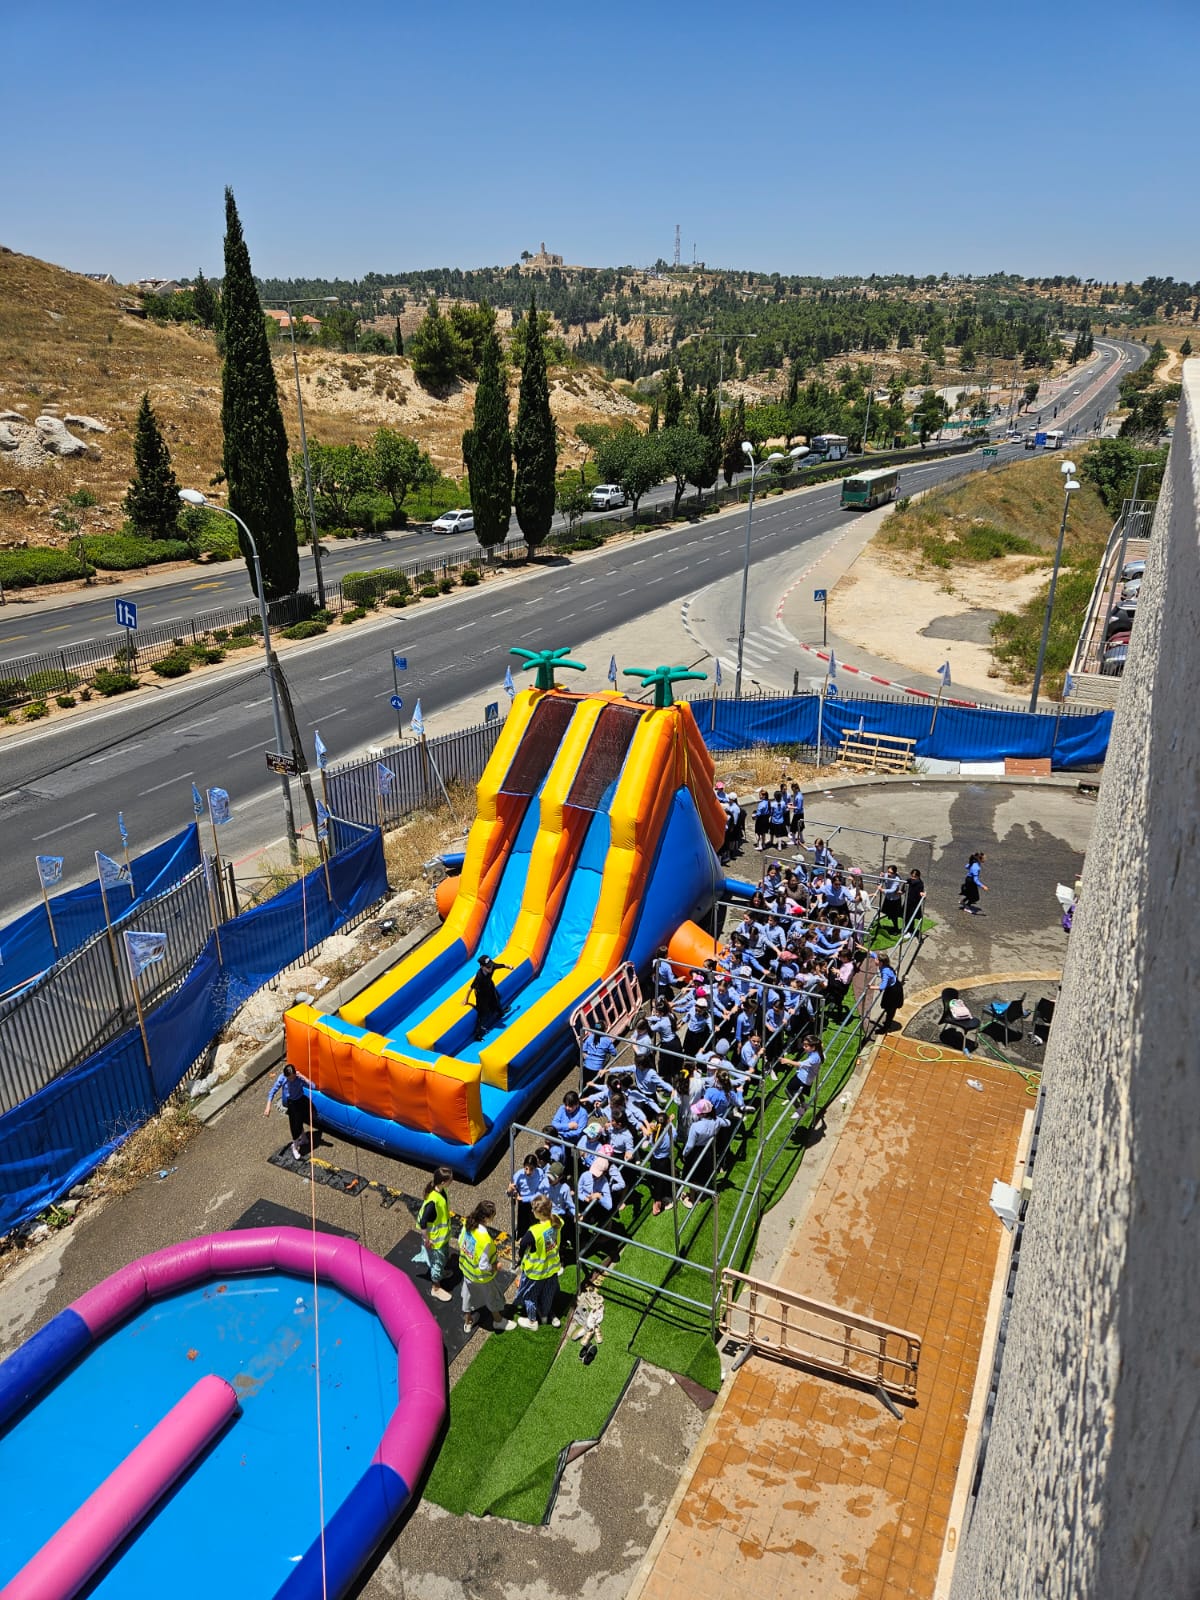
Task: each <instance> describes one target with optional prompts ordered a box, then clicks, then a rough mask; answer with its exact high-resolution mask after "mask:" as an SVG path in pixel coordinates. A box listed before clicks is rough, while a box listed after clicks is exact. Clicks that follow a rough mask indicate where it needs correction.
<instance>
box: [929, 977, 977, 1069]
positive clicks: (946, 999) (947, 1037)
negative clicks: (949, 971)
mask: <svg viewBox="0 0 1200 1600" xmlns="http://www.w3.org/2000/svg"><path fill="white" fill-rule="evenodd" d="M958 998H959V993H958V990H957V989H943V990H942V1014H941V1016H940V1017H939V1018H938V1038H939V1040H940V1041H941V1043H942V1044H944V1045H948V1046H950V1047H951V1048H952V1049H954V1050H961V1051H962V1053H963V1054H964V1055H968V1056H969V1055H970V1054H971V1051H972V1050H973V1049H974V1048H975V1044H976V1041H975V1040H973V1039H970V1038H968V1035H969V1034H972V1033H974V1032H975V1030H976V1029H977V1028H978V1027H979V1018H978V1017H972V1016H966V1017H956V1016H955V1015H954V1013H953V1011H952V1010H951V1004H952V1002H953V1001H955V1000H957V999H958ZM955 1034H957V1035H958V1043H957V1044H955V1042H954V1035H955Z"/></svg>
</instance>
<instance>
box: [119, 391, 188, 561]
mask: <svg viewBox="0 0 1200 1600" xmlns="http://www.w3.org/2000/svg"><path fill="white" fill-rule="evenodd" d="M179 510H180V505H179V485H178V483H177V482H176V481H175V474H174V472H173V471H172V470H171V452H170V451H169V450H168V449H167V442H166V440H165V439H164V438H163V436H162V434H161V433H160V432H159V427H158V419H157V418H156V417H155V415H154V408H153V407H152V406H151V404H150V396H149V395H148V394H144V395H143V396H142V403H141V405H140V406H139V407H138V414H137V425H136V427H135V429H134V435H133V478H132V479H131V481H130V484H129V489H128V492H127V493H126V495H125V515H126V516H127V517H128V518H129V522H130V525H131V527H132V528H133V531H134V533H138V534H141V535H142V537H143V538H147V539H169V538H171V537H172V535H173V534H174V533H175V524H176V522H177V520H178V518H179Z"/></svg>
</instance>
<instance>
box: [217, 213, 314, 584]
mask: <svg viewBox="0 0 1200 1600" xmlns="http://www.w3.org/2000/svg"><path fill="white" fill-rule="evenodd" d="M221 307H222V311H223V314H224V316H223V320H224V332H225V361H224V364H223V366H222V368H221V427H222V430H223V432H224V435H225V457H224V466H225V481H226V484H227V485H228V490H229V509H230V510H231V511H233V512H235V513H236V514H237V515H238V516H239V517H241V518H242V519H243V521H244V522H245V523H246V525H247V527H248V528H249V529H250V532H251V533H252V534H253V535H254V539H255V542H256V544H257V545H258V555H259V560H260V561H261V563H262V576H263V589H264V592H265V595H266V598H267V599H268V600H272V599H274V598H275V597H276V596H278V595H284V594H294V593H295V592H296V590H297V588H298V587H299V584H300V550H299V546H298V545H297V542H296V510H295V502H294V499H293V495H292V480H291V477H290V476H289V473H288V448H287V433H286V431H285V429H284V426H283V413H282V412H281V411H280V409H279V393H278V390H277V389H276V387H275V369H274V368H273V367H272V365H271V352H270V349H269V347H268V345H267V333H266V328H265V326H264V320H265V319H264V317H263V312H262V306H261V305H260V304H259V300H258V290H257V289H256V288H255V285H254V275H253V273H252V272H251V270H250V252H249V250H247V248H246V242H245V239H244V238H243V236H242V224H241V221H240V219H239V217H238V212H237V205H236V203H235V201H234V198H233V190H232V189H226V191H225V282H224V284H223V285H222V288H221ZM243 554H244V555H245V556H246V558H247V565H248V566H249V568H250V582H251V584H254V564H253V562H252V561H251V560H250V559H249V557H250V552H249V551H248V550H245V551H243Z"/></svg>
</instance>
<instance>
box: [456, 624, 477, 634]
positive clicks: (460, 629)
mask: <svg viewBox="0 0 1200 1600" xmlns="http://www.w3.org/2000/svg"><path fill="white" fill-rule="evenodd" d="M474 626H475V624H474V623H473V622H461V623H459V625H458V627H457V628H455V630H454V631H455V633H466V631H467V629H468V628H473V627H474Z"/></svg>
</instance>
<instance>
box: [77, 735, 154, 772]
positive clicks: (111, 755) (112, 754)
mask: <svg viewBox="0 0 1200 1600" xmlns="http://www.w3.org/2000/svg"><path fill="white" fill-rule="evenodd" d="M145 742H146V741H145V740H144V739H138V740H136V741H135V742H134V743H133V744H123V745H122V746H121V748H120V749H119V750H110V751H109V752H108V754H107V755H106V756H96V757H95V758H94V760H92V761H89V762H88V766H89V767H98V766H99V765H100V763H101V762H102V761H115V760H116V758H117V756H123V755H127V754H128V752H129V751H130V750H140V749H141V748H142V746H143V745H144V744H145Z"/></svg>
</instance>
